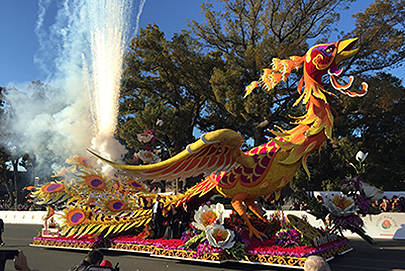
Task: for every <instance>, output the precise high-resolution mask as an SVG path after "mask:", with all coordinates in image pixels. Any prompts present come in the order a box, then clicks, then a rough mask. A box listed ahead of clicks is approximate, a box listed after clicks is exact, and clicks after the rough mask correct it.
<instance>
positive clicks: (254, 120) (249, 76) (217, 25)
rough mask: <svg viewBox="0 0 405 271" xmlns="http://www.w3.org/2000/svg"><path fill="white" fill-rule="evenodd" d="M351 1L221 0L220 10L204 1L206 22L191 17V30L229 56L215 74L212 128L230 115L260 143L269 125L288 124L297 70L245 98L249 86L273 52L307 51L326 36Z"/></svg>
mask: <svg viewBox="0 0 405 271" xmlns="http://www.w3.org/2000/svg"><path fill="white" fill-rule="evenodd" d="M350 2H351V1H339V0H335V1H331V0H325V1H319V0H316V1H315V0H306V1H302V0H294V1H282V0H278V1H268V0H259V1H240V0H222V1H221V3H223V10H221V11H215V10H214V6H213V5H212V4H211V3H205V4H202V6H201V7H202V10H203V12H204V14H205V21H206V23H197V22H196V21H192V23H191V26H192V29H193V32H194V33H195V34H196V35H197V36H198V37H199V38H200V39H201V40H202V41H203V42H204V44H205V45H206V46H207V49H208V50H210V51H212V52H221V53H222V54H223V57H224V59H225V65H224V67H223V68H216V69H215V70H214V74H213V76H212V78H211V86H212V89H213V91H214V93H215V98H216V100H215V101H216V103H212V104H211V107H210V114H211V115H210V116H209V117H210V120H211V122H212V123H215V127H214V128H219V127H221V126H223V124H224V123H223V121H221V120H227V121H228V120H231V121H232V122H234V123H235V124H234V125H237V130H238V131H239V132H241V133H243V134H246V135H248V136H249V137H251V138H253V139H254V145H259V144H261V143H263V142H265V141H266V138H265V135H270V134H269V133H268V132H267V129H268V128H272V127H273V125H275V124H277V125H279V126H285V125H286V123H287V125H288V123H289V121H290V120H289V119H288V118H287V116H288V114H289V113H291V112H292V110H291V108H292V104H293V102H294V101H295V100H296V98H297V97H298V94H297V91H296V86H297V83H298V79H299V78H300V76H299V74H298V76H297V75H294V74H293V75H292V76H290V78H289V79H288V80H287V82H286V83H285V84H280V86H278V87H277V89H276V91H275V93H266V92H264V91H258V92H257V93H255V95H251V96H249V97H248V98H247V99H243V96H244V95H243V94H244V89H245V87H246V86H247V85H249V84H250V82H252V81H254V80H257V79H258V78H259V77H260V75H261V72H262V70H263V69H264V68H268V67H270V66H271V61H272V59H273V58H281V59H283V58H288V57H289V56H292V55H303V54H305V52H306V51H307V49H308V47H309V46H308V43H309V40H310V39H311V40H315V39H321V38H327V37H328V36H329V34H330V33H331V32H332V31H333V30H334V27H333V26H334V24H335V23H336V22H337V21H338V20H339V13H338V12H337V11H338V10H339V9H341V8H345V7H347V5H348V4H349V3H350ZM218 103H219V104H220V105H223V107H224V108H225V109H226V111H222V110H220V109H221V108H220V106H218ZM201 128H202V129H203V130H205V129H206V128H209V129H211V128H212V127H205V126H202V127H201Z"/></svg>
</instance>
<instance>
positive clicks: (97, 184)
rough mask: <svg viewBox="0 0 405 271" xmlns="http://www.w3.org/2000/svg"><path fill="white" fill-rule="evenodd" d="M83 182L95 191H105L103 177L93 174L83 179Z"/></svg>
mask: <svg viewBox="0 0 405 271" xmlns="http://www.w3.org/2000/svg"><path fill="white" fill-rule="evenodd" d="M84 182H85V184H86V185H87V186H88V187H89V188H93V189H96V190H105V182H104V179H103V177H101V176H99V175H95V174H91V175H88V176H86V177H84Z"/></svg>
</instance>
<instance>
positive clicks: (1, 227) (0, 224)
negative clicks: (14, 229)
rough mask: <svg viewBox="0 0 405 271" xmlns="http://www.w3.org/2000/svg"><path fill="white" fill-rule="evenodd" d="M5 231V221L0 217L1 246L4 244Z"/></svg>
mask: <svg viewBox="0 0 405 271" xmlns="http://www.w3.org/2000/svg"><path fill="white" fill-rule="evenodd" d="M3 232H4V221H3V219H1V218H0V246H4V244H5V243H4V242H3Z"/></svg>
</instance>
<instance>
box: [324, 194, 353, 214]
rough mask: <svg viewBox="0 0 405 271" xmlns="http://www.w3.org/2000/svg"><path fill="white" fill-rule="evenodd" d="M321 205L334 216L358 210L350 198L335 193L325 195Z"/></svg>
mask: <svg viewBox="0 0 405 271" xmlns="http://www.w3.org/2000/svg"><path fill="white" fill-rule="evenodd" d="M323 205H324V206H325V207H326V208H327V209H328V210H329V212H330V213H331V214H332V215H334V216H348V215H351V214H353V213H355V212H357V211H358V210H359V209H358V208H357V207H356V205H355V203H354V200H353V199H352V198H350V197H345V196H341V195H340V196H339V195H335V194H330V195H326V197H325V199H324V204H323Z"/></svg>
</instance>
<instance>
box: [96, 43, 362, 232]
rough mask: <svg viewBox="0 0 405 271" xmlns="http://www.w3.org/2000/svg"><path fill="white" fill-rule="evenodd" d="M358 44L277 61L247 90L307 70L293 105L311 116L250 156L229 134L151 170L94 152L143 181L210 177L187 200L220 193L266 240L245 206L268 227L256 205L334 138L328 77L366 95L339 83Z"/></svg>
mask: <svg viewBox="0 0 405 271" xmlns="http://www.w3.org/2000/svg"><path fill="white" fill-rule="evenodd" d="M356 42H357V39H348V40H343V41H337V42H334V43H327V44H319V45H315V46H313V47H312V48H310V49H309V50H308V52H307V53H306V54H305V55H304V56H301V57H299V56H293V57H290V58H289V59H287V60H280V59H273V67H272V69H265V70H264V74H263V76H262V77H261V78H260V81H255V82H253V83H252V84H251V85H249V86H248V87H247V88H246V90H247V93H246V95H245V96H247V95H249V93H250V92H252V91H253V89H255V88H257V87H260V86H261V87H263V88H264V89H265V90H267V91H270V90H272V89H273V88H274V87H275V86H276V85H277V84H278V83H279V82H280V81H281V80H286V79H287V78H288V76H289V74H290V73H291V72H292V71H293V70H294V69H299V68H300V67H301V66H303V78H302V79H301V81H300V82H299V84H298V92H299V93H300V95H301V96H300V97H299V99H298V100H297V101H296V102H295V104H294V105H297V104H299V103H300V102H302V103H303V104H305V105H306V113H305V114H304V115H303V116H301V117H298V118H297V121H296V122H295V124H296V126H295V127H294V128H293V129H291V130H288V131H281V132H276V131H272V132H273V133H274V134H275V135H276V137H275V138H272V139H270V141H269V142H267V143H265V144H263V145H261V146H258V147H255V148H253V149H251V150H249V151H247V152H242V151H241V150H240V147H241V145H242V143H243V138H242V136H241V135H240V134H238V133H236V132H234V131H232V130H229V129H221V130H216V131H213V132H210V133H207V134H204V135H202V136H201V138H200V139H199V140H198V141H196V142H195V143H193V144H190V145H188V146H187V148H186V150H184V151H183V152H181V153H179V154H178V155H176V156H174V157H172V158H170V159H168V160H166V161H162V162H160V163H156V164H152V165H141V166H132V165H122V164H117V163H114V162H111V161H108V160H106V159H104V158H102V157H100V156H98V155H97V154H95V153H94V152H92V151H90V150H89V151H90V152H91V153H92V154H94V155H95V156H97V157H98V158H99V159H102V160H103V161H105V162H107V163H109V164H111V165H112V166H115V167H118V168H120V169H122V170H124V171H126V172H127V173H129V174H132V175H135V176H136V177H139V178H140V179H154V180H156V181H159V180H173V179H176V178H186V177H190V176H195V175H198V174H201V173H210V174H211V175H209V176H208V177H207V178H206V179H204V180H203V181H201V182H200V183H198V184H197V185H196V186H194V187H192V188H191V189H189V190H188V191H187V192H186V194H185V195H186V197H185V198H184V200H187V198H189V197H191V196H195V195H198V194H199V195H203V194H205V193H207V192H208V191H211V190H212V189H216V191H217V192H218V193H220V194H222V195H224V196H226V197H229V198H232V206H233V208H234V209H235V211H236V212H237V213H238V214H239V215H240V216H241V217H242V219H243V220H244V222H245V223H246V225H247V227H248V230H249V233H250V235H254V236H256V237H257V238H261V237H262V236H263V235H264V234H263V233H262V232H260V231H258V230H257V229H256V228H255V227H254V226H253V225H252V224H251V222H250V221H249V219H248V216H247V215H246V211H245V208H244V206H243V203H244V204H245V205H246V206H247V207H249V209H250V210H251V211H252V212H253V213H255V214H256V215H257V216H258V217H260V218H261V219H262V220H263V221H266V219H265V218H264V217H263V216H262V214H261V213H260V211H259V210H258V208H257V207H256V205H255V203H254V202H255V200H256V198H258V197H260V196H263V195H268V194H271V193H274V192H278V191H280V190H281V189H282V188H283V187H285V186H286V185H287V184H288V183H289V182H290V181H291V180H292V178H293V177H294V175H295V174H296V172H297V171H298V169H299V168H300V166H301V165H302V166H303V167H304V169H305V171H306V172H307V173H308V168H307V165H306V161H307V158H308V156H309V155H310V154H311V153H312V152H313V151H315V150H319V149H320V147H321V146H322V144H323V142H324V141H325V140H326V138H331V136H332V129H333V116H332V112H331V109H330V107H329V103H328V100H327V98H330V97H333V96H334V94H332V93H330V92H328V91H326V90H325V89H324V88H323V86H322V76H323V75H325V74H326V73H329V75H330V78H331V82H332V86H333V87H334V88H335V89H337V90H339V91H340V92H342V93H344V94H347V95H349V96H351V97H355V96H363V95H365V94H366V92H367V87H368V86H367V84H366V83H362V85H363V88H362V90H360V91H359V92H352V91H350V89H351V87H352V84H353V77H350V82H349V83H348V84H347V85H341V84H339V83H338V80H337V77H338V76H339V75H340V74H341V73H342V69H340V70H339V69H338V68H337V65H338V64H339V62H341V61H342V60H344V59H346V58H349V57H351V56H353V55H354V54H356V53H357V51H358V49H353V46H354V45H355V43H356Z"/></svg>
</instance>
